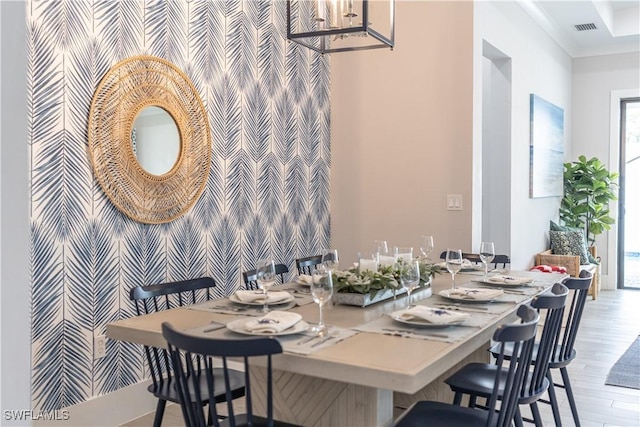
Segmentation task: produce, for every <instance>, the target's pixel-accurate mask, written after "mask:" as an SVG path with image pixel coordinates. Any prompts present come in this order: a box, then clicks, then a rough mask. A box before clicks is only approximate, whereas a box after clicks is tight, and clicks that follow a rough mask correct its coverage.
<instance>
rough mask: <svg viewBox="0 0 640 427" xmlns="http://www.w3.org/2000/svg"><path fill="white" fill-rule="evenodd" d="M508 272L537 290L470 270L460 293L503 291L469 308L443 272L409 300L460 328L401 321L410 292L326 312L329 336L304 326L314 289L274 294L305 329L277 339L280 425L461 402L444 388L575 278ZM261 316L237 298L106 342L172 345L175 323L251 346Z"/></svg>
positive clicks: (312, 316) (363, 422)
mask: <svg viewBox="0 0 640 427" xmlns="http://www.w3.org/2000/svg"><path fill="white" fill-rule="evenodd" d="M502 273H504V274H508V277H512V278H516V279H518V280H522V281H523V282H525V281H529V283H526V284H522V285H516V286H500V285H496V286H494V285H491V284H489V283H487V282H486V281H485V280H483V279H484V278H483V274H484V272H482V271H478V270H476V269H471V270H470V271H466V272H465V271H463V272H460V273H458V274H457V275H456V277H455V279H456V285H457V287H458V288H459V289H463V290H464V289H470V290H473V289H502V290H503V292H502V294H501V295H500V296H499V297H495V298H492V299H490V300H478V301H476V300H461V299H457V298H450V297H451V295H450V294H447V292H450V289H451V277H450V275H449V274H448V273H447V272H446V271H443V272H442V274H436V275H435V277H433V279H432V280H431V283H430V285H429V286H425V287H423V288H420V289H418V290H415V291H414V292H412V293H411V303H412V304H414V305H417V306H418V305H419V306H425V307H430V308H433V309H444V310H446V311H448V312H450V313H464V314H465V315H464V316H462V317H463V318H464V320H463V321H459V322H457V323H455V324H451V325H429V326H428V327H423V325H422V324H420V323H416V322H411V321H407V320H404V319H403V318H399V317H398V316H397V315H394V314H397V313H399V312H400V313H401V312H402V310H406V307H407V304H408V302H407V296H406V295H405V294H402V293H398V294H397V295H395V297H390V298H388V299H386V300H383V301H380V302H377V303H375V304H371V305H367V306H365V307H363V306H356V305H347V304H326V305H325V306H324V320H325V322H326V324H327V325H328V326H329V331H328V333H327V334H326V335H325V336H323V337H317V336H315V335H314V334H313V333H312V332H310V328H309V329H307V328H306V326H307V325H308V326H313V325H314V324H316V323H317V321H318V314H319V313H318V305H317V304H314V303H313V299H312V297H311V295H310V294H309V287H308V286H305V285H304V284H301V283H295V282H294V283H285V284H282V285H278V286H275V287H273V288H271V291H270V292H275V291H287V292H288V293H290V294H291V298H290V299H289V300H287V301H286V302H284V303H283V304H280V305H274V306H271V307H270V308H271V309H272V310H279V311H291V312H295V313H298V314H300V315H301V317H302V322H304V323H303V325H304V326H305V327H304V328H303V327H298V329H297V330H295V331H294V332H295V333H291V334H288V333H286V334H285V333H281V334H280V333H276V334H274V339H277V340H278V341H280V343H281V344H282V347H283V353H282V354H279V355H277V356H276V357H275V358H274V359H273V365H272V366H273V372H274V411H275V412H274V415H275V418H276V419H278V420H282V421H287V422H291V423H294V424H297V425H304V426H367V427H371V426H382V427H384V426H390V425H392V424H393V420H394V418H395V417H397V415H398V414H399V412H400V411H401V410H402V408H406V407H408V406H409V405H410V404H411V403H413V402H414V401H417V400H438V401H444V402H451V401H452V396H453V395H452V394H451V392H450V390H449V388H448V387H447V386H446V384H444V382H443V380H444V379H445V378H446V377H447V376H449V375H450V374H451V373H453V372H455V371H456V370H457V369H459V368H460V367H461V366H462V365H464V364H466V363H469V362H472V361H482V362H488V361H489V360H490V359H489V357H490V355H489V353H488V352H487V349H488V348H489V345H490V342H491V337H492V335H493V333H494V331H495V330H496V328H497V327H498V326H499V325H500V324H503V323H506V322H513V321H516V320H517V317H516V316H515V312H516V310H517V307H518V306H519V305H520V304H526V303H528V302H529V301H530V300H531V299H532V298H534V297H535V296H536V295H538V294H541V293H543V292H545V291H547V290H548V289H549V288H550V287H551V286H552V285H553V284H554V283H558V282H561V281H562V280H563V279H564V278H565V277H567V276H566V275H565V274H561V273H543V272H538V271H505V272H502ZM525 279H526V280H525ZM443 293H445V295H449V296H450V297H445V296H442V295H441V294H443ZM261 316H264V313H263V312H262V306H258V305H250V304H243V303H241V302H239V301H238V300H237V299H234V298H233V295H231V296H230V297H224V298H220V299H215V300H210V301H207V302H203V303H200V304H196V305H194V306H189V307H178V308H173V309H170V310H166V311H161V312H157V313H152V314H148V315H143V316H137V317H131V318H126V319H121V320H118V321H115V322H112V323H109V324H108V325H107V337H108V338H109V339H114V340H121V341H125V342H129V343H137V344H141V345H146V346H155V347H166V345H167V344H166V342H165V340H164V338H163V336H162V332H161V325H162V323H163V322H169V323H171V324H172V325H173V326H174V327H175V328H178V329H180V330H184V331H187V332H188V333H192V334H194V335H199V336H211V337H216V338H221V337H224V338H227V339H246V338H247V337H250V336H252V335H248V334H245V333H243V331H241V330H238V328H237V325H238V324H243V322H245V320H243V319H252V318H259V317H261ZM212 325H213V326H212ZM225 325H226V326H225ZM252 369H253V368H252ZM256 369H264V367H262V368H261V367H258V368H256ZM257 400H260V399H257ZM394 408H395V413H394Z"/></svg>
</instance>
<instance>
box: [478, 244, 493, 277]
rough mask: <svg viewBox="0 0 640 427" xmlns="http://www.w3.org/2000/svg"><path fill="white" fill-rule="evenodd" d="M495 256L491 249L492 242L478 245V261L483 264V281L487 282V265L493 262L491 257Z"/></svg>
mask: <svg viewBox="0 0 640 427" xmlns="http://www.w3.org/2000/svg"><path fill="white" fill-rule="evenodd" d="M495 256H496V251H495V249H494V248H493V242H482V243H480V261H482V263H483V264H484V281H485V282H486V281H487V277H488V276H489V263H490V262H491V261H493V257H495Z"/></svg>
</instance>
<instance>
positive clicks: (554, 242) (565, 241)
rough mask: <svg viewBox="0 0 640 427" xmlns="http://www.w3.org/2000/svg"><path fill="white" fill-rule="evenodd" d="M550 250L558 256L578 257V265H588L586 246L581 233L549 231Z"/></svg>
mask: <svg viewBox="0 0 640 427" xmlns="http://www.w3.org/2000/svg"><path fill="white" fill-rule="evenodd" d="M549 236H550V237H551V249H552V250H553V253H554V254H558V255H579V256H580V264H589V257H588V255H587V254H588V253H589V252H588V251H587V245H586V244H585V242H584V233H583V232H582V231H555V230H551V231H549Z"/></svg>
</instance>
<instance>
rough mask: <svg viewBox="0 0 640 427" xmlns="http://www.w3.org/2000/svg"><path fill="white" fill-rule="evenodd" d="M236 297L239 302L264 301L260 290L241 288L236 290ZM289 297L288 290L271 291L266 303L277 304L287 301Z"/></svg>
mask: <svg viewBox="0 0 640 427" xmlns="http://www.w3.org/2000/svg"><path fill="white" fill-rule="evenodd" d="M236 297H237V298H238V299H239V300H240V301H241V302H262V303H263V302H264V293H262V292H261V291H247V290H241V291H237V292H236ZM290 298H291V295H290V294H289V292H285V291H271V292H269V295H268V297H267V303H269V304H277V303H279V302H284V301H287V300H288V299H290Z"/></svg>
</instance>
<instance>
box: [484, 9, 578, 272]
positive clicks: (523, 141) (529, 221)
mask: <svg viewBox="0 0 640 427" xmlns="http://www.w3.org/2000/svg"><path fill="white" fill-rule="evenodd" d="M474 5H475V8H474V47H473V49H474V52H473V57H474V75H473V79H474V85H473V92H474V95H473V105H474V121H473V125H474V128H473V138H474V144H475V145H479V144H481V142H482V120H481V118H482V69H483V66H482V64H483V62H482V52H483V44H485V43H489V44H490V45H491V46H493V47H494V48H496V49H498V50H499V51H500V52H501V53H503V54H504V55H505V56H507V57H508V58H510V61H511V76H512V80H511V84H512V87H511V165H510V167H511V170H510V174H509V176H507V177H504V171H503V169H496V170H495V171H494V179H505V178H506V179H510V180H511V194H510V196H511V204H510V206H511V224H510V231H511V232H510V234H511V249H510V250H511V260H512V267H513V268H514V269H526V268H529V267H530V266H531V265H533V261H534V259H533V256H534V254H535V253H536V252H539V251H541V250H544V249H546V248H547V247H548V233H547V231H548V229H549V220H550V219H557V217H558V206H559V203H560V197H549V198H535V199H532V198H529V130H530V129H529V96H530V94H532V93H534V94H537V95H539V96H541V97H542V98H544V99H546V100H548V101H549V102H551V103H553V104H555V105H557V106H559V107H561V108H563V109H564V116H565V122H564V125H565V133H564V135H565V159H569V158H570V157H571V144H572V138H571V129H572V120H571V117H572V115H571V110H572V100H571V58H570V57H569V56H568V55H567V54H566V52H564V51H563V50H562V49H561V48H560V47H559V46H558V45H557V44H556V43H555V42H553V41H552V40H551V39H550V38H549V37H548V36H547V35H546V33H544V32H543V31H542V30H541V29H540V28H539V27H538V26H537V25H536V24H535V23H534V22H533V21H532V20H531V18H530V17H529V16H528V15H527V14H526V13H525V12H524V10H523V9H522V8H521V7H520V6H519V5H518V4H517V3H515V2H474ZM473 167H474V175H475V174H477V173H478V172H477V169H478V168H480V167H481V162H480V159H474V165H473ZM481 225H482V224H481V222H480V221H479V220H478V218H476V217H474V223H473V229H474V230H476V229H477V228H478V227H481ZM505 226H509V225H506V224H505ZM476 234H477V233H475V232H474V235H476Z"/></svg>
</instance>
